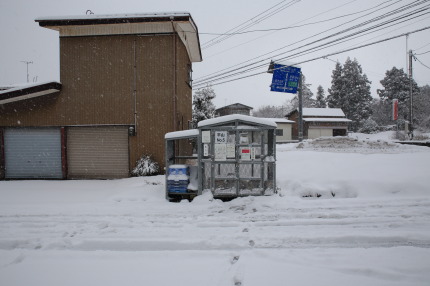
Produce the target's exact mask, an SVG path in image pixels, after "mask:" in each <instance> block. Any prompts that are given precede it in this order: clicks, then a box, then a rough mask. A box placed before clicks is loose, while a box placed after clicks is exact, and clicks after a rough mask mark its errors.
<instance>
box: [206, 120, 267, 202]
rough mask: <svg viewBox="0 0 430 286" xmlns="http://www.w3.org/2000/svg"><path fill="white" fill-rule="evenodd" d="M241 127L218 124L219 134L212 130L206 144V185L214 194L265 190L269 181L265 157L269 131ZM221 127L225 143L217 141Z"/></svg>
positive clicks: (259, 192)
mask: <svg viewBox="0 0 430 286" xmlns="http://www.w3.org/2000/svg"><path fill="white" fill-rule="evenodd" d="M240 127H241V128H240V129H231V128H228V127H227V128H226V129H222V128H217V129H216V131H218V133H217V135H215V132H216V131H215V130H211V139H212V140H211V144H203V145H206V146H203V149H205V148H206V151H204V152H203V153H204V156H203V161H204V162H202V163H203V168H204V171H203V172H202V173H203V174H204V178H203V189H206V190H207V189H210V190H212V192H213V193H214V194H215V195H232V194H236V195H249V194H262V193H263V191H264V189H265V187H266V185H267V183H265V180H267V178H268V176H267V172H268V165H267V164H264V162H263V161H264V158H265V157H266V156H267V155H268V153H267V152H268V148H267V147H268V145H267V143H268V140H267V139H268V131H267V130H255V127H254V128H253V127H251V126H240ZM253 129H254V130H253ZM220 131H221V132H223V131H224V132H226V134H227V136H226V141H225V142H226V144H225V146H221V145H218V146H217V144H216V143H215V136H219V134H220V133H219V132H220ZM212 150H213V152H212ZM215 153H216V154H215ZM217 154H218V155H217ZM219 154H222V155H221V156H220V155H219Z"/></svg>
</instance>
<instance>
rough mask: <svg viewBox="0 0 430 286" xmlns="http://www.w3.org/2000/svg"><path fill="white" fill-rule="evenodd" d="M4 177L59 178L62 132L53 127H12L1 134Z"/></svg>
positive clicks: (61, 175)
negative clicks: (2, 135)
mask: <svg viewBox="0 0 430 286" xmlns="http://www.w3.org/2000/svg"><path fill="white" fill-rule="evenodd" d="M4 155H5V177H6V178H7V179H33V178H46V179H61V178H62V177H63V172H62V165H61V132H60V129H58V128H56V129H54V128H11V129H6V130H5V133H4Z"/></svg>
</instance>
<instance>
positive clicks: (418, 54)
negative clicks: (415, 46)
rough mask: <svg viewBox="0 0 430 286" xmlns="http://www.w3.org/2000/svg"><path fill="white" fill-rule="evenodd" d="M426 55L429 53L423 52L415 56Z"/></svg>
mask: <svg viewBox="0 0 430 286" xmlns="http://www.w3.org/2000/svg"><path fill="white" fill-rule="evenodd" d="M428 53H430V51H427V52H424V53H420V54H416V55H417V56H421V55H425V54H428Z"/></svg>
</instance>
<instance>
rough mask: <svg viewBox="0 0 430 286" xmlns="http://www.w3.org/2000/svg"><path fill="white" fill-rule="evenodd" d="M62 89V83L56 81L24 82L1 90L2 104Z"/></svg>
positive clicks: (0, 99) (0, 100)
mask: <svg viewBox="0 0 430 286" xmlns="http://www.w3.org/2000/svg"><path fill="white" fill-rule="evenodd" d="M60 90H61V83H59V82H56V81H49V82H38V83H28V84H22V85H19V86H17V87H14V88H9V89H6V90H2V91H0V104H6V103H10V102H15V101H20V100H24V99H29V98H34V97H38V96H42V95H47V94H51V93H55V92H59V91H60Z"/></svg>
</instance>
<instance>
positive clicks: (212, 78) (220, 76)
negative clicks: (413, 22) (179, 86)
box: [195, 1, 428, 86]
mask: <svg viewBox="0 0 430 286" xmlns="http://www.w3.org/2000/svg"><path fill="white" fill-rule="evenodd" d="M424 2H426V1H424ZM422 3H423V2H421V3H418V4H422ZM414 6H415V5H414ZM412 7H413V6H412ZM406 8H408V5H406V6H403V9H402V10H400V11H399V9H396V10H394V11H390V12H389V13H386V14H385V15H389V16H391V15H393V14H396V13H399V12H402V11H404V10H405V9H406ZM427 9H428V8H426V9H422V8H421V10H420V9H416V10H414V11H412V12H408V13H407V14H404V15H401V16H399V17H397V18H394V19H391V20H387V21H385V22H383V23H379V24H376V25H374V26H372V27H369V28H366V29H364V30H361V31H358V32H354V33H352V34H349V35H346V36H343V37H341V38H338V39H335V40H333V41H330V42H327V43H325V44H322V45H320V46H317V47H314V48H309V49H307V50H305V51H302V52H299V53H296V54H294V55H290V56H288V57H290V58H291V56H297V55H299V54H303V53H305V52H308V53H309V52H310V51H312V50H315V49H317V48H319V49H318V50H320V49H321V47H323V46H327V45H331V46H332V44H333V43H336V42H339V41H341V40H344V39H347V38H350V37H353V36H355V35H359V34H360V33H364V32H367V31H370V30H372V29H376V28H379V27H381V26H383V25H387V24H390V23H392V22H395V21H399V20H401V19H403V18H406V17H410V16H412V15H414V14H417V13H421V12H423V11H425V10H427ZM383 16H384V15H381V16H378V17H375V18H373V19H371V20H368V21H365V22H363V23H360V24H358V25H355V26H353V27H350V28H347V29H344V30H342V31H340V32H337V33H334V34H332V35H329V36H326V37H324V38H321V39H319V40H316V41H313V42H311V43H308V44H305V45H302V46H300V47H298V48H296V49H294V50H289V51H287V52H291V51H295V50H297V49H300V48H303V47H307V46H309V45H312V44H315V43H318V42H321V41H323V40H327V39H329V38H331V37H333V36H336V35H340V34H342V33H344V32H346V31H351V30H353V29H356V28H358V27H361V26H365V25H366V24H368V23H371V22H374V21H377V20H380V19H383V18H384V17H387V16H384V17H383ZM420 16H422V15H420ZM403 22H404V21H403ZM397 24H398V23H397ZM299 42H300V41H299ZM285 53H286V52H283V53H281V54H278V55H275V57H276V56H279V55H282V54H285ZM288 57H283V58H281V59H278V60H283V59H286V58H288ZM268 59H270V58H266V59H262V60H259V61H257V62H254V63H251V64H247V65H245V66H242V67H239V68H236V69H232V70H230V71H228V72H226V73H219V74H216V75H214V76H206V77H203V79H202V80H200V81H197V82H196V83H195V86H198V85H199V84H204V83H205V82H208V81H217V80H220V79H224V78H226V77H229V76H235V75H238V74H241V73H244V72H249V71H252V70H254V69H256V68H259V67H261V65H260V66H256V67H253V68H248V70H245V71H242V72H239V70H241V69H244V68H247V67H251V66H253V65H256V64H258V63H259V62H263V61H267V60H268ZM249 61H250V60H248V62H249ZM264 65H266V64H264ZM224 70H225V69H224ZM233 72H236V73H234V74H231V73H233ZM228 74H230V75H228Z"/></svg>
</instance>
